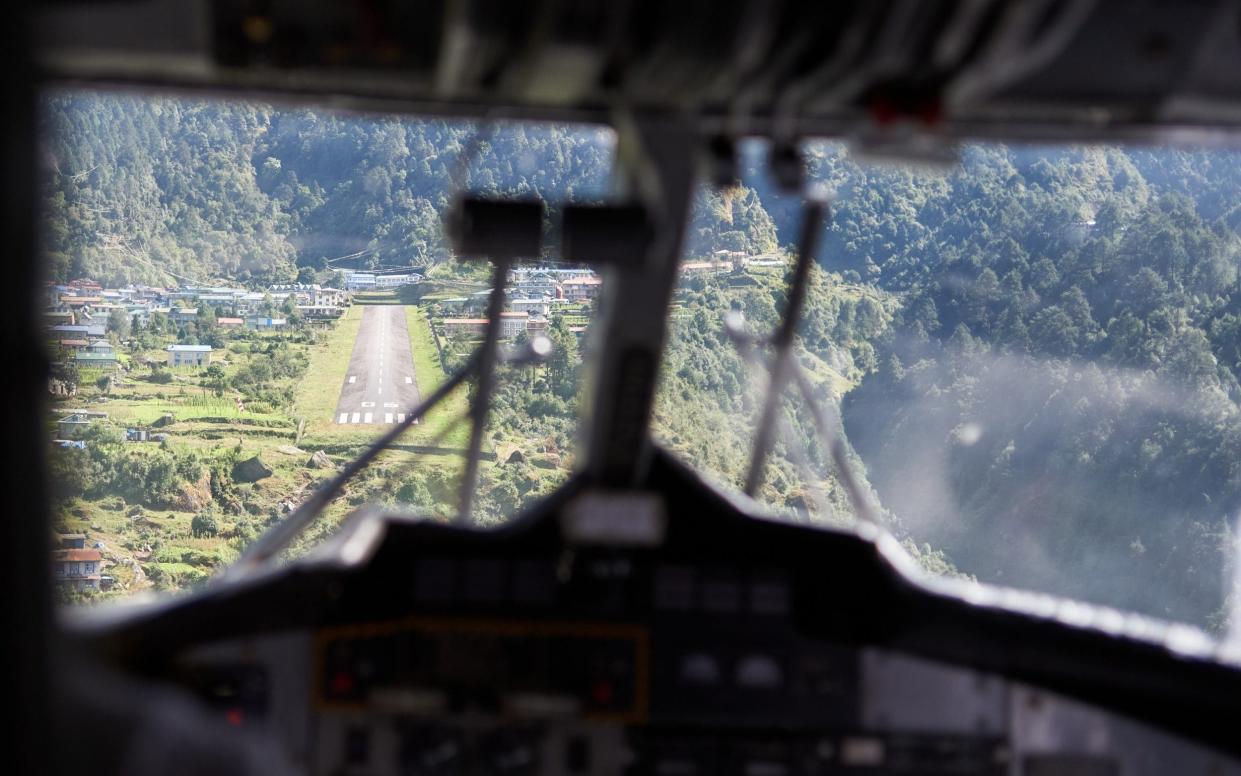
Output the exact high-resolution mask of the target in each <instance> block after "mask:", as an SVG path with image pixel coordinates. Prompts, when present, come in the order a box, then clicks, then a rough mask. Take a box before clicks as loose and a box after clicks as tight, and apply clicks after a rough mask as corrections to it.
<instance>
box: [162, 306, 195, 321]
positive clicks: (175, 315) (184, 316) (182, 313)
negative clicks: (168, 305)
mask: <svg viewBox="0 0 1241 776" xmlns="http://www.w3.org/2000/svg"><path fill="white" fill-rule="evenodd" d="M168 317H169V318H171V319H172V320H173V322H174V323H193V322H194V321H196V320H198V308H197V307H174V308H172V310H171V311H170V312H169V313H168Z"/></svg>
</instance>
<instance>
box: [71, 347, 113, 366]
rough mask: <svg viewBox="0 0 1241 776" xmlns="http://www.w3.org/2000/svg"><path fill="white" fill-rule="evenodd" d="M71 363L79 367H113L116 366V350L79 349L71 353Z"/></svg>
mask: <svg viewBox="0 0 1241 776" xmlns="http://www.w3.org/2000/svg"><path fill="white" fill-rule="evenodd" d="M73 363H74V364H76V365H77V366H78V368H79V369H113V368H115V367H116V363H117V362H116V351H114V350H106V351H92V350H90V349H83V350H79V351H78V352H76V353H74V354H73Z"/></svg>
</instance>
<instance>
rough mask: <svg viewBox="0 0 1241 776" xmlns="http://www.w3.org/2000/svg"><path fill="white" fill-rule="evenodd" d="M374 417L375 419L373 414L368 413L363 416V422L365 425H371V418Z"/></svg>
mask: <svg viewBox="0 0 1241 776" xmlns="http://www.w3.org/2000/svg"><path fill="white" fill-rule="evenodd" d="M372 417H373V416H372V415H371V413H369V412H368V413H366V414H365V415H363V416H362V422H363V423H370V422H371V418H372Z"/></svg>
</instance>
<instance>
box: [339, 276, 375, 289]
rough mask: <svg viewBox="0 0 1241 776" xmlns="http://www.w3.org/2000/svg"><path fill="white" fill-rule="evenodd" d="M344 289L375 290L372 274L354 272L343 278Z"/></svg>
mask: <svg viewBox="0 0 1241 776" xmlns="http://www.w3.org/2000/svg"><path fill="white" fill-rule="evenodd" d="M345 288H348V289H350V290H359V289H368V288H375V273H374V272H354V273H351V274H350V275H349V276H348V277H346V278H345Z"/></svg>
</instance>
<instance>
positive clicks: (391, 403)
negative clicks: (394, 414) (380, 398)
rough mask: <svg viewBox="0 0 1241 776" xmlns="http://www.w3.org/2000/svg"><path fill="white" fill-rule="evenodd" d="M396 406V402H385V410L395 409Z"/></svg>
mask: <svg viewBox="0 0 1241 776" xmlns="http://www.w3.org/2000/svg"><path fill="white" fill-rule="evenodd" d="M395 406H396V402H394V401H386V402H384V409H388V408H390V407H395Z"/></svg>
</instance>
